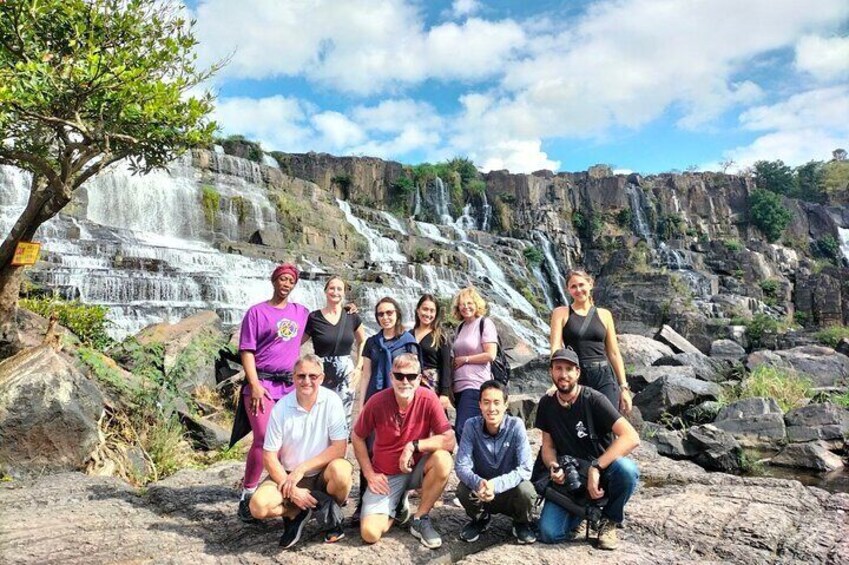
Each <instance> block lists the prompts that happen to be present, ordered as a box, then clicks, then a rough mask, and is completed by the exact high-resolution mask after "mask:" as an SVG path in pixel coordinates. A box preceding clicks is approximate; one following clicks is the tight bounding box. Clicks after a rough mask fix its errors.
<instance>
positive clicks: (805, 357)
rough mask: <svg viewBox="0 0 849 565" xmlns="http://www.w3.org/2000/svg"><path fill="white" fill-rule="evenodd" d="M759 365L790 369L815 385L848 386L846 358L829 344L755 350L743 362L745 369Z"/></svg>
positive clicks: (848, 370) (848, 359) (848, 362)
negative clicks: (767, 350) (802, 374)
mask: <svg viewBox="0 0 849 565" xmlns="http://www.w3.org/2000/svg"><path fill="white" fill-rule="evenodd" d="M763 364H767V365H772V366H775V367H785V368H786V367H789V368H793V369H795V370H796V371H797V372H799V373H804V374H805V375H806V376H808V377H809V378H810V379H811V380H812V381H813V382H814V385H815V386H817V387H835V386H847V385H849V357H847V356H845V355H841V354H840V353H837V352H836V351H834V350H833V349H831V348H830V347H823V346H819V345H806V346H802V347H794V348H792V349H785V350H780V351H775V352H765V351H756V352H754V353H752V354H750V355H749V357H748V359H747V361H746V365H747V366H748V367H749V369H754V368H755V367H757V366H758V365H763Z"/></svg>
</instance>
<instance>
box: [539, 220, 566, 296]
mask: <svg viewBox="0 0 849 565" xmlns="http://www.w3.org/2000/svg"><path fill="white" fill-rule="evenodd" d="M531 235H532V236H533V238H534V239H535V240H536V241H537V243H539V244H540V247H541V248H542V254H543V257H544V258H545V261H544V262H543V265H544V266H545V270H546V272H547V274H548V278H547V281H548V284H547V286H548V288H549V289H553V290H554V293H555V296H556V297H557V300H558V301H559V304H554V299H553V298H552V304H554V306H565V305H567V304H569V298H568V297H567V296H566V278H565V277H564V276H563V270H562V269H561V268H560V263H559V262H558V261H557V259H556V258H555V256H554V245H553V244H552V243H551V240H550V239H549V238H548V235H546V233H545V232H543V231H541V230H533V231H532V232H531ZM549 292H550V290H549Z"/></svg>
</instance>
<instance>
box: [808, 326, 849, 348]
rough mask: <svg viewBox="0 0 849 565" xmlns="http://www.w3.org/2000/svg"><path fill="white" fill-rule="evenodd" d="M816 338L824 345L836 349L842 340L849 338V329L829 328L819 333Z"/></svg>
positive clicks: (841, 327) (844, 327)
mask: <svg viewBox="0 0 849 565" xmlns="http://www.w3.org/2000/svg"><path fill="white" fill-rule="evenodd" d="M814 337H815V338H816V339H817V341H818V342H820V343H822V344H823V345H827V346H829V347H831V348H835V347H837V344H839V343H840V340H842V339H844V338H849V327H846V326H829V327H827V328H823V329H821V330H820V331H818V332H817V333H816V334H815V335H814Z"/></svg>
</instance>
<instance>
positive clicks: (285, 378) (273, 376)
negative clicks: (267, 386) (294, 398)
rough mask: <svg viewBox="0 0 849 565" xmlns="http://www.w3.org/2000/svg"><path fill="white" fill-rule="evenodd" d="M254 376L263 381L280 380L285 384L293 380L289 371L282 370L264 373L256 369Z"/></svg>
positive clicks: (289, 383) (277, 381)
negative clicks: (280, 371)
mask: <svg viewBox="0 0 849 565" xmlns="http://www.w3.org/2000/svg"><path fill="white" fill-rule="evenodd" d="M256 376H257V377H259V378H260V379H262V380H264V381H273V382H276V383H279V382H282V383H285V384H287V385H291V384H292V383H293V382H294V381H293V380H292V372H291V371H283V372H282V373H266V372H265V371H257V372H256Z"/></svg>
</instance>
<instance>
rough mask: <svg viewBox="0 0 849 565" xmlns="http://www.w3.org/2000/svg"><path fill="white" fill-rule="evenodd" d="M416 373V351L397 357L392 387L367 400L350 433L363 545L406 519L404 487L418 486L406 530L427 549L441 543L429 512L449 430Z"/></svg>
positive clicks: (444, 465)
mask: <svg viewBox="0 0 849 565" xmlns="http://www.w3.org/2000/svg"><path fill="white" fill-rule="evenodd" d="M421 377H422V375H421V366H420V365H419V359H418V356H417V355H415V354H412V353H405V354H403V355H399V356H398V357H396V358H395V361H394V362H393V363H392V388H389V389H384V390H382V391H380V392H378V393H376V394H375V395H374V396H372V397H371V398H370V399H369V400H368V402H366V405H365V406H364V407H363V411H362V413H361V414H360V416H359V419H358V420H357V423H356V425H355V426H354V433H353V434H352V435H351V443H352V444H353V446H354V454H355V455H356V457H357V461H359V463H360V467H361V468H362V470H363V474H364V475H365V478H366V481H367V482H368V490H366V492H365V495H364V496H363V507H362V513H361V522H360V535H361V536H362V538H363V541H365V542H366V543H376V542H377V541H378V540H380V538H381V537H382V536H383V534H385V533H386V532H387V531H388V530H389V528H390V527H391V526H392V524H393V523H398V524H405V523H406V522H407V521H408V520H409V519H410V509H409V502H408V501H407V491H408V490H410V489H418V488H421V489H422V494H421V502H420V503H419V507H418V508H417V509H416V513H415V516H414V517H413V520H412V523H411V524H410V533H412V534H413V535H414V536H415V537H417V538H418V539H419V540H420V541H421V543H422V545H424V546H425V547H428V548H430V549H436V548H437V547H440V546H441V545H442V538H441V537H440V536H439V533H438V532H437V531H436V529H435V528H434V527H433V524H432V523H431V520H430V516H429V514H428V512H430V509H431V508H433V505H434V503H435V502H436V501H437V500H438V499H439V497H440V496H441V495H442V491H443V490H444V489H445V484H446V483H447V482H448V475H449V473H451V466H452V464H453V460H452V459H451V451H452V450H453V449H454V445H455V442H454V432H453V431H452V429H451V424H450V423H448V419H447V418H446V417H445V412H443V410H442V405H441V404H440V403H439V399H438V398H437V396H436V394H434V392H433V391H431V390H429V389H428V388H426V387H420V386H419V385H420V384H421ZM372 433H374V447H373V453H374V456H373V457H374V458H373V460H369V455H368V450H367V448H366V438H367V437H369V435H371V434H372ZM360 488H361V489H362V488H365V487H364V486H363V485H360Z"/></svg>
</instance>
